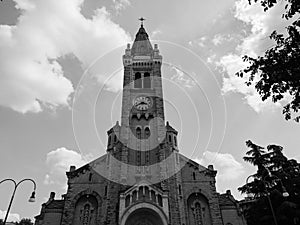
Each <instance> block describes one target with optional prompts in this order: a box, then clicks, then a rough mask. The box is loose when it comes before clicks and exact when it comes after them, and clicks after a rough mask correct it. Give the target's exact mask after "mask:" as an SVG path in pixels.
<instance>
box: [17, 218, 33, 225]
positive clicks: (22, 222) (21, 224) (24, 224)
mask: <svg viewBox="0 0 300 225" xmlns="http://www.w3.org/2000/svg"><path fill="white" fill-rule="evenodd" d="M16 225H33V222H31V219H28V218H23V219H21V220H20V221H19V222H17V223H16Z"/></svg>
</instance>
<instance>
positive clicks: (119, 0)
mask: <svg viewBox="0 0 300 225" xmlns="http://www.w3.org/2000/svg"><path fill="white" fill-rule="evenodd" d="M113 3H114V7H115V10H116V11H117V13H120V11H121V10H124V9H126V7H127V6H130V5H131V3H130V1H129V0H113Z"/></svg>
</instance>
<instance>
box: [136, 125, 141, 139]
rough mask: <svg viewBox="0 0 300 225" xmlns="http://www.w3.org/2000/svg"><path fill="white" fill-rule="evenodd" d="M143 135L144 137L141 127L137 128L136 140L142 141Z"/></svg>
mask: <svg viewBox="0 0 300 225" xmlns="http://www.w3.org/2000/svg"><path fill="white" fill-rule="evenodd" d="M141 135H142V130H141V128H140V127H137V128H136V138H137V139H141Z"/></svg>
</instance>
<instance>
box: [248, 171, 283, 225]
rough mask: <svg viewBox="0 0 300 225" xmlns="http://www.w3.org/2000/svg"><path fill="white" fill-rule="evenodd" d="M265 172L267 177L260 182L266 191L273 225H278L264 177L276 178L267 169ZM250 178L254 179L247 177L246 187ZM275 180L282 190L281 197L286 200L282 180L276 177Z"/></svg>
mask: <svg viewBox="0 0 300 225" xmlns="http://www.w3.org/2000/svg"><path fill="white" fill-rule="evenodd" d="M266 169H267V168H266ZM267 171H268V176H265V177H264V178H263V179H261V181H262V182H263V183H264V188H265V191H266V193H267V199H268V202H269V205H270V209H271V212H272V216H273V220H274V223H275V225H278V223H277V219H276V215H275V212H274V208H273V204H272V201H271V198H270V196H269V194H270V193H269V192H268V191H267V188H266V182H265V179H266V177H277V176H275V175H272V174H271V172H270V171H269V170H268V169H267ZM251 177H254V178H255V176H254V175H250V176H249V177H247V179H246V185H247V184H248V181H249V179H250V178H251ZM277 179H278V180H279V182H280V185H281V188H282V192H283V193H282V196H283V197H285V198H286V197H289V193H288V192H287V190H286V188H285V186H284V185H283V183H282V180H281V179H280V178H279V177H277Z"/></svg>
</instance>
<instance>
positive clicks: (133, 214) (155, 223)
mask: <svg viewBox="0 0 300 225" xmlns="http://www.w3.org/2000/svg"><path fill="white" fill-rule="evenodd" d="M120 224H121V225H167V224H168V223H167V219H166V216H165V215H164V213H163V212H162V211H161V210H160V209H158V208H157V207H156V206H154V205H152V204H149V203H140V204H136V205H134V206H132V207H131V208H130V209H128V210H127V211H126V212H125V213H124V215H123V216H122V219H121V223H120Z"/></svg>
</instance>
